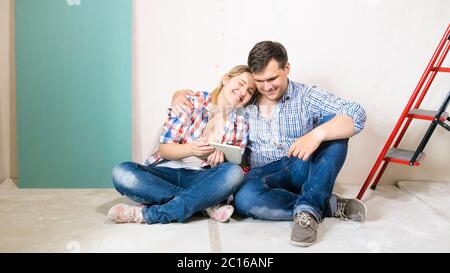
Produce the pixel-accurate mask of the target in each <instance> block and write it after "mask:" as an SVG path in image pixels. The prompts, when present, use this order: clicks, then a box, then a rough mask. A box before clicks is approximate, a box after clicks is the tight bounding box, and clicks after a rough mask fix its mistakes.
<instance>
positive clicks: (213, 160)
mask: <svg viewBox="0 0 450 273" xmlns="http://www.w3.org/2000/svg"><path fill="white" fill-rule="evenodd" d="M224 160H225V157H224V155H223V152H222V151H215V152H214V153H212V154H210V155H209V156H208V158H207V159H206V162H207V163H208V164H209V165H210V166H211V167H215V166H217V165H219V164H221V163H223V162H224Z"/></svg>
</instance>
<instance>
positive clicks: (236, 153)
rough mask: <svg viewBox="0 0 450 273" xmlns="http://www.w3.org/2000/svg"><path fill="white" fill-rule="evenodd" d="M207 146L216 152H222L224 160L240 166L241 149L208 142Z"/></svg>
mask: <svg viewBox="0 0 450 273" xmlns="http://www.w3.org/2000/svg"><path fill="white" fill-rule="evenodd" d="M208 143H209V145H211V146H213V147H214V148H215V149H216V151H221V152H223V155H224V157H225V160H226V161H228V162H231V163H236V164H241V161H242V152H241V148H239V147H238V146H234V145H227V144H220V143H217V142H211V141H210V142H208Z"/></svg>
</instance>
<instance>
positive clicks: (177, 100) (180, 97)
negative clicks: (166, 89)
mask: <svg viewBox="0 0 450 273" xmlns="http://www.w3.org/2000/svg"><path fill="white" fill-rule="evenodd" d="M192 94H194V92H193V91H192V90H188V89H183V90H178V91H175V93H174V94H173V96H172V104H171V107H172V112H173V114H175V115H178V114H180V113H181V112H183V111H187V112H191V111H192V108H193V107H194V105H192V103H191V102H190V101H189V100H188V99H187V98H186V96H188V95H192Z"/></svg>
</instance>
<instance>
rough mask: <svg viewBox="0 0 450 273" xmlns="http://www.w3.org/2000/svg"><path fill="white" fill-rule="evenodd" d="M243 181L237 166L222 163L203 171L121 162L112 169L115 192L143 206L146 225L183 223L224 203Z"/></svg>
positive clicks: (240, 170) (241, 173)
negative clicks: (207, 209) (198, 213)
mask: <svg viewBox="0 0 450 273" xmlns="http://www.w3.org/2000/svg"><path fill="white" fill-rule="evenodd" d="M243 178H244V173H243V171H242V169H241V167H239V165H236V164H232V163H227V162H225V163H222V164H220V165H219V166H217V167H214V168H211V169H205V170H187V169H172V168H167V167H158V166H144V165H141V164H137V163H134V162H124V163H121V164H119V165H117V166H116V167H114V169H113V175H112V180H113V183H114V186H115V188H116V190H117V191H118V192H119V193H121V194H122V195H125V196H127V197H128V198H130V199H131V200H133V201H136V202H138V203H142V204H144V205H145V206H144V208H143V210H142V212H143V215H144V220H145V222H146V223H147V224H153V223H163V224H165V223H169V222H172V221H177V222H183V221H185V220H186V219H187V218H189V217H191V216H192V215H193V214H194V213H196V212H199V211H202V210H204V209H206V208H208V207H211V206H213V205H216V204H218V203H220V202H222V201H224V200H226V199H227V198H228V197H229V196H230V195H231V194H233V193H234V192H236V191H237V189H238V188H239V186H240V185H241V183H242V180H243Z"/></svg>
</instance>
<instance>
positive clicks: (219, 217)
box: [206, 204, 234, 223]
mask: <svg viewBox="0 0 450 273" xmlns="http://www.w3.org/2000/svg"><path fill="white" fill-rule="evenodd" d="M233 212H234V208H233V206H231V205H223V204H219V205H215V206H212V207H210V208H207V209H206V213H207V214H208V215H209V217H211V219H213V220H215V221H217V222H221V223H223V222H226V221H228V220H229V219H230V217H231V215H233Z"/></svg>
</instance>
